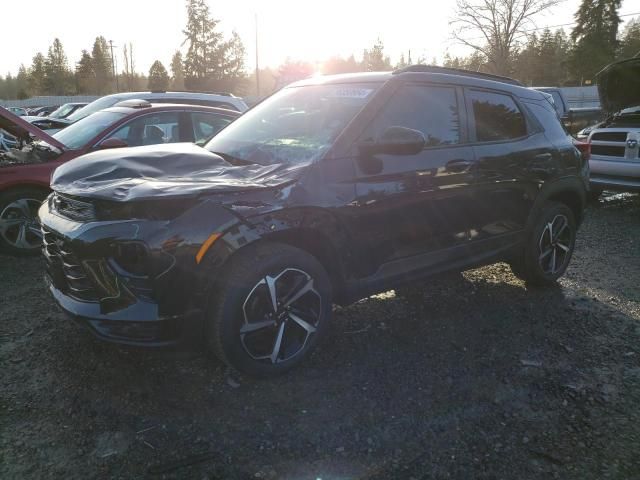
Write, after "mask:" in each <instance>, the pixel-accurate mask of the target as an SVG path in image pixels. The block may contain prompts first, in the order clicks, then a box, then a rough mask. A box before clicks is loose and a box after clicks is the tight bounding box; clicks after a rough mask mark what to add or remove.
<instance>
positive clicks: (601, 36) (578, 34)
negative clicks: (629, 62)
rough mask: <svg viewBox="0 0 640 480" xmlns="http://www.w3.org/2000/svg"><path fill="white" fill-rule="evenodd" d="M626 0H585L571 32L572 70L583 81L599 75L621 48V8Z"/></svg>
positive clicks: (577, 13)
mask: <svg viewBox="0 0 640 480" xmlns="http://www.w3.org/2000/svg"><path fill="white" fill-rule="evenodd" d="M621 2H622V0H582V3H581V5H580V8H579V9H578V11H577V12H576V14H575V19H576V26H575V27H574V29H573V31H572V32H571V39H572V40H573V41H574V42H575V48H574V49H573V52H572V54H571V62H570V63H571V70H572V73H573V75H574V76H575V77H576V79H577V80H578V81H580V83H582V82H583V81H585V80H591V81H593V80H594V77H595V74H596V73H597V72H598V71H599V70H600V69H601V68H603V67H604V66H605V65H607V64H609V63H611V62H612V61H613V60H614V58H615V56H616V51H617V49H618V40H617V35H618V27H619V25H620V16H619V15H618V10H619V9H620V4H621Z"/></svg>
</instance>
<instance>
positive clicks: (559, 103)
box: [534, 87, 603, 135]
mask: <svg viewBox="0 0 640 480" xmlns="http://www.w3.org/2000/svg"><path fill="white" fill-rule="evenodd" d="M534 88H535V89H536V90H539V91H541V92H544V93H548V94H549V95H551V98H552V99H553V106H554V107H555V109H556V112H558V116H559V117H560V120H561V121H562V124H563V125H564V126H565V128H566V129H567V131H568V132H569V133H570V134H572V135H574V134H576V133H577V132H579V131H580V130H582V129H584V128H587V127H588V126H590V125H594V124H596V123H598V122H599V121H601V120H602V119H603V112H602V108H600V107H579V108H575V107H574V108H571V107H570V106H569V102H568V101H567V99H566V97H565V96H564V93H562V89H560V88H557V87H534Z"/></svg>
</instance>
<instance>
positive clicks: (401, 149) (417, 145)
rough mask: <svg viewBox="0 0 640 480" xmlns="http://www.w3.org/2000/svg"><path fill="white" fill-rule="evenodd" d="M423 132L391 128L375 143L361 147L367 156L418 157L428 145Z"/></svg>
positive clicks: (405, 128)
mask: <svg viewBox="0 0 640 480" xmlns="http://www.w3.org/2000/svg"><path fill="white" fill-rule="evenodd" d="M426 142H427V141H426V139H425V138H424V135H423V134H422V132H420V131H418V130H413V129H412V128H407V127H395V126H392V127H389V128H387V129H386V130H385V131H384V132H383V133H382V135H380V137H378V139H377V140H376V141H375V142H373V143H366V144H362V145H360V151H361V152H363V153H366V154H376V153H386V154H389V155H416V154H417V153H420V152H421V151H422V150H423V149H424V146H425V144H426Z"/></svg>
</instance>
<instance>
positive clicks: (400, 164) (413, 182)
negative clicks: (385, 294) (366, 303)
mask: <svg viewBox="0 0 640 480" xmlns="http://www.w3.org/2000/svg"><path fill="white" fill-rule="evenodd" d="M462 98H463V97H462V92H461V89H459V88H456V87H451V86H441V85H435V84H419V83H416V84H402V85H400V86H399V87H398V88H397V90H396V91H395V92H394V93H393V94H392V95H391V97H390V98H389V100H388V101H387V102H386V103H385V104H384V105H383V106H382V107H381V110H380V111H379V112H378V114H377V115H376V116H375V118H374V120H373V121H372V122H371V124H370V125H369V126H368V127H367V128H366V129H365V131H364V133H363V134H362V135H361V138H359V139H358V141H357V142H356V147H355V148H356V149H357V145H360V144H362V143H367V142H375V141H376V139H378V138H380V135H381V134H382V133H383V132H384V131H385V130H386V129H387V128H389V127H392V126H401V127H407V128H411V129H414V130H419V131H420V132H422V133H423V134H424V136H425V138H426V146H425V148H424V149H423V150H422V151H421V152H420V153H418V154H414V155H387V154H375V155H364V154H357V153H356V154H355V155H354V163H355V172H356V202H355V204H356V210H357V214H356V215H354V216H353V225H352V228H353V229H354V233H355V238H357V239H358V240H357V242H358V244H359V247H360V254H361V255H363V256H365V257H366V258H367V260H368V261H367V264H368V265H370V267H371V270H372V271H371V272H368V273H369V274H373V273H376V270H379V269H380V268H382V269H385V268H386V269H387V270H388V271H389V272H393V271H394V270H396V271H397V272H398V275H400V276H402V275H403V272H406V271H407V266H408V267H409V269H413V268H414V267H415V268H417V269H419V268H421V267H431V266H433V264H434V262H435V263H448V262H450V261H451V260H452V258H451V257H450V253H452V252H453V251H456V252H457V254H459V253H460V251H461V249H455V248H450V247H456V246H462V247H463V248H464V245H465V244H466V243H467V242H468V241H469V228H470V218H469V216H468V215H467V212H468V211H469V201H470V197H469V191H468V190H469V185H470V183H471V182H472V169H473V149H472V147H470V146H467V145H465V143H466V131H465V124H466V121H465V115H464V111H465V108H464V102H463V100H462ZM393 266H395V267H393ZM392 276H393V275H392Z"/></svg>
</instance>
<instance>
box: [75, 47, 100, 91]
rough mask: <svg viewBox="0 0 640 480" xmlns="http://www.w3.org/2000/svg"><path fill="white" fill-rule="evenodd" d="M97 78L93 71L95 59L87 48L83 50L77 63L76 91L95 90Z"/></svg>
mask: <svg viewBox="0 0 640 480" xmlns="http://www.w3.org/2000/svg"><path fill="white" fill-rule="evenodd" d="M95 84H96V78H95V75H94V72H93V59H92V58H91V55H90V54H89V52H87V51H86V50H82V53H81V55H80V60H79V61H78V63H77V64H76V91H77V92H78V93H85V94H86V93H93V92H95V91H96V90H95Z"/></svg>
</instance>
